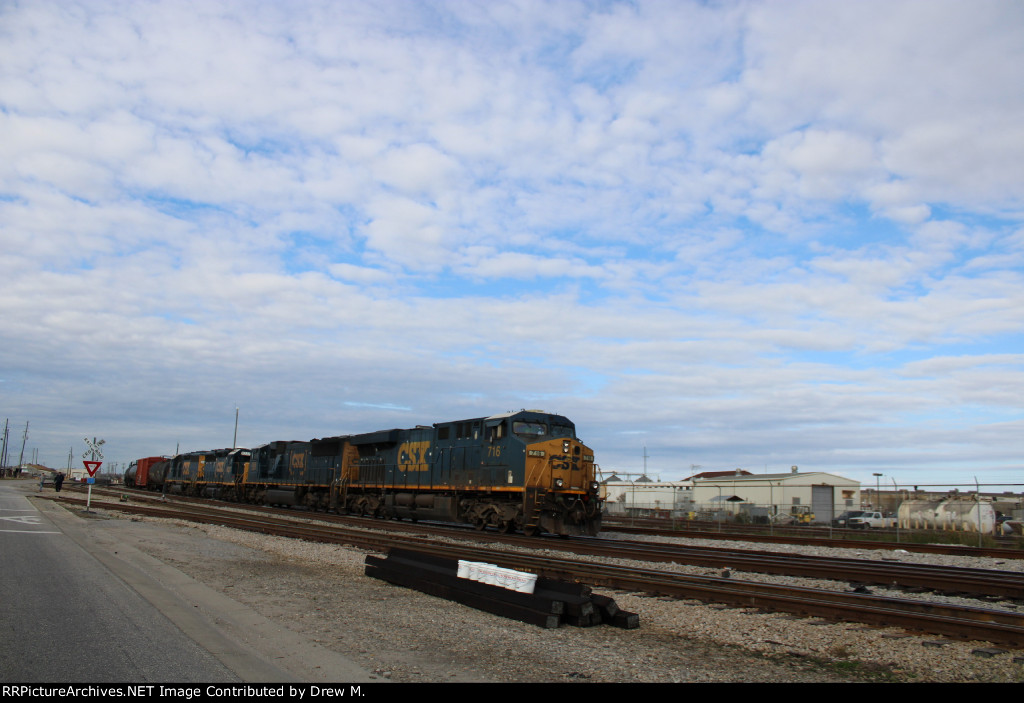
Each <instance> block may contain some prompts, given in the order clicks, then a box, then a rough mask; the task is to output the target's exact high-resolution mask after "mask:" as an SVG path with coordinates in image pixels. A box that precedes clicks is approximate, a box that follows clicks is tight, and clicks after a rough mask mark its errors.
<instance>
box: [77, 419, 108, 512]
mask: <svg viewBox="0 0 1024 703" xmlns="http://www.w3.org/2000/svg"><path fill="white" fill-rule="evenodd" d="M106 443H107V440H105V439H96V438H95V437H93V438H92V441H91V442H90V441H89V438H88V437H86V438H85V444H86V446H87V447H89V448H88V449H86V450H85V453H84V454H82V459H83V461H82V463H83V464H85V470H86V471H88V472H89V497H88V498H86V501H85V511H86V512H89V506H90V505H92V484H94V483H95V482H96V478H95V476H96V472H97V471H99V468H100V466H102V465H103V452H102V451H101V450H100V447H102V446H103V445H104V444H106ZM87 456H91V457H92V459H91V460H88V459H85V457H87Z"/></svg>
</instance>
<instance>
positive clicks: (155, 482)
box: [124, 456, 169, 490]
mask: <svg viewBox="0 0 1024 703" xmlns="http://www.w3.org/2000/svg"><path fill="white" fill-rule="evenodd" d="M168 463H169V462H168V459H167V457H165V456H147V457H146V458H145V459H139V460H137V461H133V462H132V463H131V464H129V465H128V470H127V471H125V472H124V485H126V486H128V487H129V488H152V489H154V490H159V489H160V488H161V487H163V484H164V474H166V473H167V465H168Z"/></svg>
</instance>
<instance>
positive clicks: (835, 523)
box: [832, 510, 864, 527]
mask: <svg viewBox="0 0 1024 703" xmlns="http://www.w3.org/2000/svg"><path fill="white" fill-rule="evenodd" d="M863 514H864V511H863V510H847V511H846V512H843V513H840V514H839V515H838V516H836V517H835V518H833V519H832V527H846V526H847V523H848V522H849V520H850V518H852V517H860V516H861V515H863Z"/></svg>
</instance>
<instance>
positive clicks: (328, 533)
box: [46, 496, 1024, 648]
mask: <svg viewBox="0 0 1024 703" xmlns="http://www.w3.org/2000/svg"><path fill="white" fill-rule="evenodd" d="M46 497H50V496H46ZM54 498H55V499H57V500H59V501H60V502H67V503H72V504H84V503H85V501H84V500H82V499H77V498H70V497H68V496H61V497H56V496H54ZM94 502H95V500H94ZM97 507H100V506H99V505H97ZM102 507H103V508H104V509H108V510H119V511H123V512H130V513H141V514H144V515H152V516H156V517H165V518H172V519H183V520H188V521H194V522H202V523H207V524H217V525H224V526H228V527H233V528H236V529H244V530H249V531H256V532H261V533H264V534H275V535H283V536H287V537H292V538H298V539H305V540H310V541H317V542H326V543H333V544H347V545H351V546H355V547H358V548H364V549H372V550H375V551H381V552H384V551H387V550H388V549H390V548H392V547H402V548H405V549H414V550H418V551H423V552H427V553H431V554H438V555H442V556H446V557H449V558H457V559H470V560H475V561H488V562H491V563H495V564H498V565H500V566H505V567H508V568H513V569H520V570H528V571H532V572H534V573H538V574H541V575H544V576H548V577H551V578H562V579H572V580H578V581H584V582H587V583H589V584H592V585H595V586H605V587H610V588H617V589H622V590H627V591H636V592H642V593H650V594H655V595H662V596H671V597H674V598H686V599H698V600H701V601H705V602H716V603H725V604H727V605H731V606H735V607H744V608H751V607H753V608H759V609H762V610H766V611H781V612H787V613H794V614H798V615H802V616H812V617H820V618H824V619H827V620H833V621H847V622H860V623H867V624H872V625H879V626H884V627H900V628H903V629H906V630H909V631H914V632H924V633H931V634H937V635H942V636H946V637H951V638H958V639H968V640H980V641H986V642H991V643H993V644H997V645H1002V646H1008V647H1014V648H1024V616H1021V615H1019V614H1016V613H1008V612H1004V611H999V610H994V609H988V608H981V607H965V606H950V605H940V604H937V603H932V602H922V601H914V600H908V599H901V598H887V597H880V596H874V595H868V594H863V593H850V592H840V591H828V590H822V589H811V588H803V587H794V586H778V585H771V584H764V583H757V582H752V581H742V580H739V579H734V578H718V577H710V576H692V575H683V574H678V573H672V572H666V571H660V570H656V569H641V568H636V567H633V566H619V565H612V564H605V563H595V562H589V561H581V560H578V559H565V558H555V557H545V556H537V555H530V554H521V553H513V552H505V551H496V550H495V549H494V548H493V547H492V548H482V547H473V546H467V545H453V544H449V543H439V542H437V541H435V540H432V539H429V538H425V537H418V536H413V535H410V534H399V535H386V534H380V533H376V532H371V531H370V530H368V529H366V528H364V527H359V528H350V527H345V526H340V525H317V524H312V523H310V522H300V521H299V520H298V519H296V518H291V517H287V516H286V517H281V516H272V517H271V516H266V515H263V516H259V517H254V516H251V515H245V514H244V513H241V512H238V511H232V510H224V509H220V508H213V507H206V506H194V505H193V506H185V507H181V506H178V505H175V506H139V505H134V504H130V503H103V504H102ZM304 517H305V516H304ZM310 517H313V518H315V517H316V514H313V515H312V516H310ZM306 519H308V518H306ZM397 524H398V523H390V522H389V523H387V526H388V527H389V528H391V527H393V526H395V525H397ZM417 529H418V528H417ZM549 544H551V542H548V543H545V544H544V545H543V546H548V545H549ZM529 546H532V547H534V548H536V547H538V546H539V545H538V543H537V541H536V540H530V541H529ZM617 556H618V557H619V558H623V557H622V554H621V553H619V554H618V555H617ZM625 558H629V557H625ZM997 573H1002V572H997Z"/></svg>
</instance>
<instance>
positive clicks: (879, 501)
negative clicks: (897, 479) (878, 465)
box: [873, 474, 884, 510]
mask: <svg viewBox="0 0 1024 703" xmlns="http://www.w3.org/2000/svg"><path fill="white" fill-rule="evenodd" d="M873 475H874V477H875V502H876V503H877V505H876V506H875V507H876V508H877V509H878V510H881V509H882V497H881V495H879V490H880V488H879V485H880V484H879V479H881V478H882V476H883V475H884V474H873Z"/></svg>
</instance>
